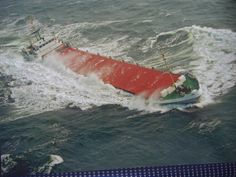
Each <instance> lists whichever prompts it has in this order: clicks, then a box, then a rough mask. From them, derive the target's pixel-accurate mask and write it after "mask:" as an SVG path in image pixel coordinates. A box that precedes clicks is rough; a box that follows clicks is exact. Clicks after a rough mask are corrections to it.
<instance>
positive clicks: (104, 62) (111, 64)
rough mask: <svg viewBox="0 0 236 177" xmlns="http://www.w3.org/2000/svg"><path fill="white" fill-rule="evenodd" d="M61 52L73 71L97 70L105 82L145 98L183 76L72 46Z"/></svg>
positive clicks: (84, 73) (157, 93)
mask: <svg viewBox="0 0 236 177" xmlns="http://www.w3.org/2000/svg"><path fill="white" fill-rule="evenodd" d="M59 54H60V56H61V57H60V58H61V59H62V60H63V62H64V64H65V65H66V66H67V67H69V68H70V69H71V70H72V71H74V72H76V73H78V74H82V75H85V76H87V75H90V74H96V75H97V76H98V77H99V78H100V79H101V80H103V82H104V83H107V84H111V85H113V86H114V87H116V88H119V89H121V90H124V91H127V92H130V93H132V94H135V95H139V94H141V95H143V96H144V97H145V98H149V97H150V96H152V95H155V96H157V97H159V96H160V92H161V91H162V90H163V89H166V88H168V87H170V86H172V85H173V84H174V83H175V82H176V81H177V80H178V78H179V77H180V75H179V74H173V73H170V72H161V71H158V70H155V69H152V68H146V67H143V66H139V65H136V64H130V63H127V62H124V61H119V60H114V59H112V58H108V57H105V56H100V55H98V54H97V55H96V54H92V53H89V52H85V51H82V50H79V49H75V48H71V47H65V48H63V49H61V50H60V51H59Z"/></svg>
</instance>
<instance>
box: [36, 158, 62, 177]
mask: <svg viewBox="0 0 236 177" xmlns="http://www.w3.org/2000/svg"><path fill="white" fill-rule="evenodd" d="M63 162H64V160H63V159H62V157H61V156H59V155H50V159H49V161H48V162H47V163H46V164H44V165H43V166H42V167H39V169H38V172H39V173H42V172H43V173H47V174H49V173H50V172H51V171H52V168H53V167H54V166H55V165H58V164H61V163H63Z"/></svg>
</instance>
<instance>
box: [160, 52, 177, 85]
mask: <svg viewBox="0 0 236 177" xmlns="http://www.w3.org/2000/svg"><path fill="white" fill-rule="evenodd" d="M162 49H163V48H159V51H160V54H161V56H162V59H163V61H164V63H165V67H166V70H167V71H168V72H167V73H168V74H169V75H170V78H171V80H172V82H173V85H174V87H175V88H176V86H175V84H174V83H175V82H174V79H173V77H172V75H171V73H170V66H169V65H168V63H167V59H166V57H165V54H164V52H163V50H162Z"/></svg>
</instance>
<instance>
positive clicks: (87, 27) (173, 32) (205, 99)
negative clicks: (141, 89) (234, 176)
mask: <svg viewBox="0 0 236 177" xmlns="http://www.w3.org/2000/svg"><path fill="white" fill-rule="evenodd" d="M29 19H33V23H34V25H37V26H40V27H41V29H42V31H43V32H44V34H45V35H53V34H59V37H60V38H61V39H63V40H65V41H69V42H70V43H71V44H72V45H73V46H74V47H78V48H81V49H85V50H89V51H91V52H95V53H100V54H102V55H105V56H112V57H113V58H116V59H123V60H125V61H128V62H136V63H138V64H140V65H143V66H146V67H155V68H157V69H165V65H164V63H163V61H162V59H161V57H160V53H164V54H165V56H166V58H167V61H168V65H169V67H170V68H171V71H173V72H180V71H184V72H190V73H192V74H193V75H195V76H196V77H197V79H198V80H199V82H200V85H201V89H202V96H201V99H200V100H199V102H198V103H196V104H192V105H171V106H170V105H166V106H160V105H158V104H155V103H154V102H152V101H150V102H148V103H147V102H146V101H145V100H143V99H141V98H139V97H135V96H132V95H129V94H127V93H125V92H123V91H120V90H117V89H115V88H113V87H112V86H110V85H107V84H103V83H102V82H101V81H99V80H97V79H96V78H93V77H84V76H80V75H76V74H74V73H73V72H71V71H70V70H69V69H67V68H65V67H64V66H61V65H60V64H58V63H55V62H42V61H40V60H37V59H35V60H33V61H27V60H25V59H24V58H23V57H22V55H21V53H20V50H21V49H22V47H23V46H25V45H27V44H28V37H27V36H28V34H29V28H30V25H31V24H29ZM235 85H236V1H234V0H225V1H222V0H198V1H189V0H171V1H170V0H168V1H167V0H166V1H163V0H129V1H125V0H80V1H79V0H67V1H63V0H50V1H49V0H48V1H47V0H21V1H19V0H0V147H1V162H2V167H1V174H3V175H22V174H23V175H24V174H33V173H37V172H43V173H50V172H69V171H80V170H99V169H110V168H123V167H138V166H158V165H176V164H196V163H211V162H232V161H235V160H236V116H235V115H236V109H235V106H236V103H235V101H236V87H235Z"/></svg>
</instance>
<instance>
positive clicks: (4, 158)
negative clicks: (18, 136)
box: [1, 154, 17, 175]
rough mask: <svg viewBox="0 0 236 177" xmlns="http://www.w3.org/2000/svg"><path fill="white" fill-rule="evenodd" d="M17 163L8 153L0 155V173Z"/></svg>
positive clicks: (2, 173)
mask: <svg viewBox="0 0 236 177" xmlns="http://www.w3.org/2000/svg"><path fill="white" fill-rule="evenodd" d="M16 164H17V163H16V162H15V161H14V160H13V159H12V158H11V155H10V154H2V155H1V175H4V174H7V173H8V172H9V171H10V170H11V169H12V168H13V167H14V166H15V165H16Z"/></svg>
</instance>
